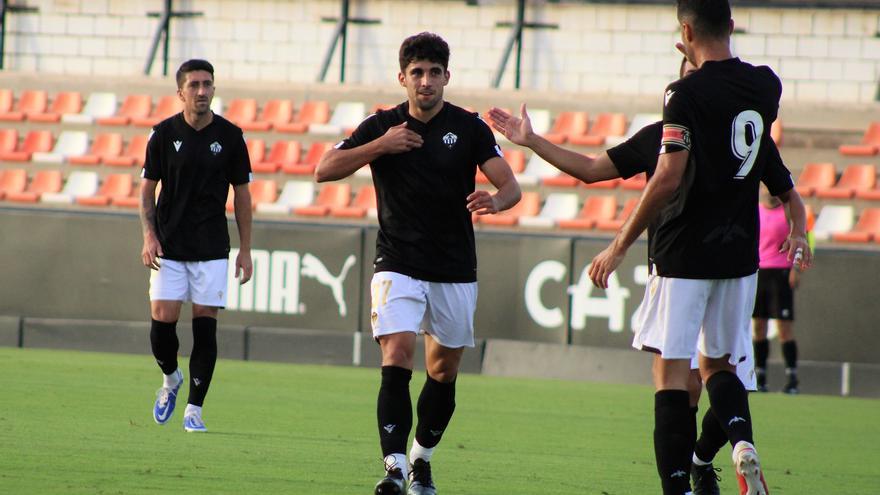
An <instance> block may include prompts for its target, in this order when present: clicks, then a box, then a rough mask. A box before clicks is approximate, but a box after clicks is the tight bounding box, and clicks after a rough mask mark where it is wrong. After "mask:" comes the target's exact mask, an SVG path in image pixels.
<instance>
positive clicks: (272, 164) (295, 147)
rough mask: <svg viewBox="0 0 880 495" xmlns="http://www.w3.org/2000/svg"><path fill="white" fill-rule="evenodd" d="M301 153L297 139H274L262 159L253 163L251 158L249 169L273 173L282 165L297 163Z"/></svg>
mask: <svg viewBox="0 0 880 495" xmlns="http://www.w3.org/2000/svg"><path fill="white" fill-rule="evenodd" d="M301 153H302V146H301V145H300V144H299V141H286V140H279V141H275V142H274V143H272V149H270V150H269V155H268V156H266V158H265V159H264V160H263V161H261V162H256V163H254V162H253V160H251V169H252V170H253V171H254V172H255V173H260V174H274V173H275V172H278V171H279V170H281V167H283V166H284V165H287V166H288V167H290V166H293V165H296V164H297V163H299V158H300V154H301Z"/></svg>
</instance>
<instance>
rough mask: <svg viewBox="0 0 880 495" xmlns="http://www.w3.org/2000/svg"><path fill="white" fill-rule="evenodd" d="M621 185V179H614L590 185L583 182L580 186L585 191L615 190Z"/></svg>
mask: <svg viewBox="0 0 880 495" xmlns="http://www.w3.org/2000/svg"><path fill="white" fill-rule="evenodd" d="M621 183H623V179H621V178H620V177H615V178H614V179H608V180H602V181H599V182H593V183H592V184H587V183H586V182H584V183H582V184H581V185H582V186H583V187H585V188H587V189H616V188H617V186H619V185H620V184H621Z"/></svg>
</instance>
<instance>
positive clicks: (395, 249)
mask: <svg viewBox="0 0 880 495" xmlns="http://www.w3.org/2000/svg"><path fill="white" fill-rule="evenodd" d="M404 121H405V122H407V128H408V129H410V130H412V131H415V132H417V133H418V134H419V135H421V136H422V139H423V140H424V141H423V144H422V146H421V148H417V149H413V150H410V151H408V152H406V153H399V154H389V155H383V156H380V157H379V158H377V159H375V160H373V162H372V163H371V164H370V170H371V172H372V175H373V184H374V186H375V187H376V198H377V204H378V213H379V235H378V239H377V241H376V259H375V260H374V266H375V270H376V271H377V272H379V271H394V272H398V273H402V274H404V275H408V276H410V277H413V278H417V279H419V280H426V281H431V282H473V281H476V279H477V259H476V258H477V256H476V248H475V244H474V228H473V223H472V222H471V213H470V212H469V211H468V210H467V199H466V198H467V196H468V195H469V194H470V193H472V192H473V191H474V185H475V175H476V168H477V166H479V165H482V164H483V163H485V162H486V161H488V160H489V159H491V158H493V157H497V156H502V154H501V150H500V148H499V147H498V145H497V144H496V143H495V137H494V135H493V134H492V131H491V130H490V129H489V126H488V125H486V123H485V122H483V120H482V119H480V117H479V115H478V114H475V113H472V112H468V111H466V110H464V109H462V108H459V107H457V106H455V105H452V104H450V103H449V102H444V103H443V108H442V109H441V110H440V112H439V113H438V114H437V115H435V116H434V117H433V118H432V119H431V120H430V121H429V122H427V123H424V122H421V121H419V120H417V119H416V118H414V117H412V116H411V115H409V103H408V102H404V103H402V104H400V105H398V106H396V107H394V108H392V109H389V110H385V111H379V112H378V113H376V114H374V115H371V116H369V117H367V118H366V119H365V120H364V121H363V122H361V124H360V125H359V126H358V127H357V129H356V130H355V131H354V133H352V135H351V137H349V138H347V139H345V140H343V141H342V142H340V143H339V144H337V145H336V147H337V148H338V149H349V148H355V147H358V146H362V145H364V144H366V143H369V142H370V141H373V140H374V139H376V138H378V137H380V136H382V135H384V134H385V132H386V131H387V130H388V129H389V128H391V127H393V126H396V125H399V124H401V123H403V122H404Z"/></svg>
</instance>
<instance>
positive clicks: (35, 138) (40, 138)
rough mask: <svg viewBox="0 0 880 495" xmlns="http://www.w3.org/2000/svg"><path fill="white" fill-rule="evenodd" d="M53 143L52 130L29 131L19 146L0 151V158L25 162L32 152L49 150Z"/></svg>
mask: <svg viewBox="0 0 880 495" xmlns="http://www.w3.org/2000/svg"><path fill="white" fill-rule="evenodd" d="M54 143H55V138H53V137H52V131H30V132H28V133H27V136H25V138H24V141H23V142H22V143H21V146H20V147H19V148H17V149H15V150H13V151H4V152H0V160H3V161H8V162H26V161H29V160H30V159H31V155H33V154H34V153H43V152H48V151H51V150H52V145H53V144H54Z"/></svg>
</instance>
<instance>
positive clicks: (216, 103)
mask: <svg viewBox="0 0 880 495" xmlns="http://www.w3.org/2000/svg"><path fill="white" fill-rule="evenodd" d="M211 111H212V112H214V114H215V115H223V97H222V96H214V99H212V100H211Z"/></svg>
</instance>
